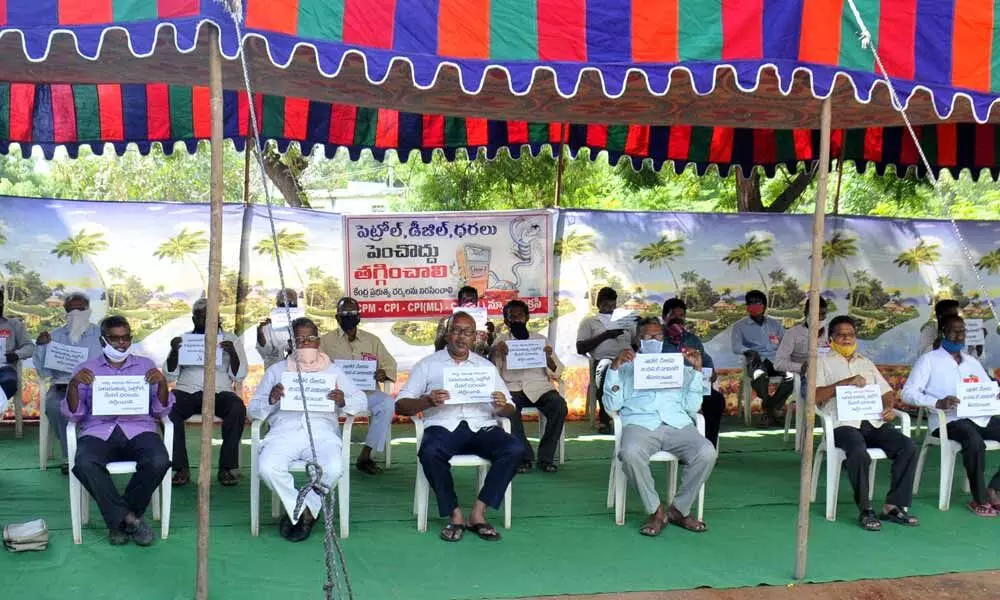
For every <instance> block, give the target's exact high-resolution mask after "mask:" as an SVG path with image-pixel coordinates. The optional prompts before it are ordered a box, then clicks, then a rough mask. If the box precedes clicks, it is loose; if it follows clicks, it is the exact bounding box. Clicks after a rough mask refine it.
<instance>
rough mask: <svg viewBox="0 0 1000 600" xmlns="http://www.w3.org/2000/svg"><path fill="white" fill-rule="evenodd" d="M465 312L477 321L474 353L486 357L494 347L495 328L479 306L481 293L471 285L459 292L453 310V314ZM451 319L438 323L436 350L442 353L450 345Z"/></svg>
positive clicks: (483, 308)
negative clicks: (449, 326)
mask: <svg viewBox="0 0 1000 600" xmlns="http://www.w3.org/2000/svg"><path fill="white" fill-rule="evenodd" d="M459 311H461V312H464V313H465V314H467V315H469V316H471V317H473V318H474V319H475V321H476V341H475V343H473V344H472V351H473V352H475V353H476V354H478V355H479V356H483V357H485V356H486V355H487V354H488V353H489V351H490V346H492V345H493V332H494V326H493V323H491V322H490V321H489V320H488V314H487V312H486V307H485V306H479V291H478V290H477V289H476V288H474V287H472V286H471V285H466V286H463V287H462V288H460V289H459V290H458V302H457V303H456V304H455V307H454V308H453V309H452V314H454V313H456V312H459ZM448 323H449V318H448V317H445V318H443V319H441V320H440V321H438V328H437V333H435V334H434V350H435V352H440V351H441V350H444V348H445V346H447V345H448V340H447V339H446V338H447V333H448Z"/></svg>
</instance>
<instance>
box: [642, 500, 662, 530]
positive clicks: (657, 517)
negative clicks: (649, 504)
mask: <svg viewBox="0 0 1000 600" xmlns="http://www.w3.org/2000/svg"><path fill="white" fill-rule="evenodd" d="M666 526H667V515H666V512H664V510H663V505H662V504H661V505H660V506H659V507H658V508H657V509H656V512H654V513H653V514H651V515H649V518H648V519H646V522H645V523H643V524H642V527H640V528H639V533H640V534H642V535H646V536H649V537H656V536H658V535H660V533H661V532H662V531H663V528H664V527H666Z"/></svg>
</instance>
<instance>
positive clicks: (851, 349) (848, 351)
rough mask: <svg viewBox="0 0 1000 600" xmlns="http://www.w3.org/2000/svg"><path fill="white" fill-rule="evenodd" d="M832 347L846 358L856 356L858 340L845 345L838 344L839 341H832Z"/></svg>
mask: <svg viewBox="0 0 1000 600" xmlns="http://www.w3.org/2000/svg"><path fill="white" fill-rule="evenodd" d="M830 349H832V350H833V351H834V352H836V353H837V354H839V355H841V356H843V357H844V358H850V357H852V356H854V353H855V352H856V351H857V349H858V344H857V342H855V343H853V344H849V345H846V346H844V345H841V344H838V343H837V342H830Z"/></svg>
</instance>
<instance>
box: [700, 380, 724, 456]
mask: <svg viewBox="0 0 1000 600" xmlns="http://www.w3.org/2000/svg"><path fill="white" fill-rule="evenodd" d="M725 410H726V397H725V396H723V395H722V392H720V391H719V390H712V393H711V394H709V395H707V396H705V397H704V398H702V401H701V415H702V416H703V417H705V439H707V440H708V441H710V442H712V445H713V446H715V447H716V448H718V447H719V429H720V427H721V425H722V413H723V412H725Z"/></svg>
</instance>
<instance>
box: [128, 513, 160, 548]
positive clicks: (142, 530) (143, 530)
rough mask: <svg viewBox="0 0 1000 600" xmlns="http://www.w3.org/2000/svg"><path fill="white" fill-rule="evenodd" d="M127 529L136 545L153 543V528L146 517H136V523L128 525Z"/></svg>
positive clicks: (150, 544)
mask: <svg viewBox="0 0 1000 600" xmlns="http://www.w3.org/2000/svg"><path fill="white" fill-rule="evenodd" d="M126 530H127V531H128V534H129V535H130V536H131V537H132V541H134V542H135V545H136V546H143V547H145V546H152V545H153V537H154V536H153V528H152V527H150V526H149V523H147V522H146V520H145V519H143V518H141V517H140V518H139V519H136V521H135V523H133V524H132V525H130V526H128V527H127V528H126Z"/></svg>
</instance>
